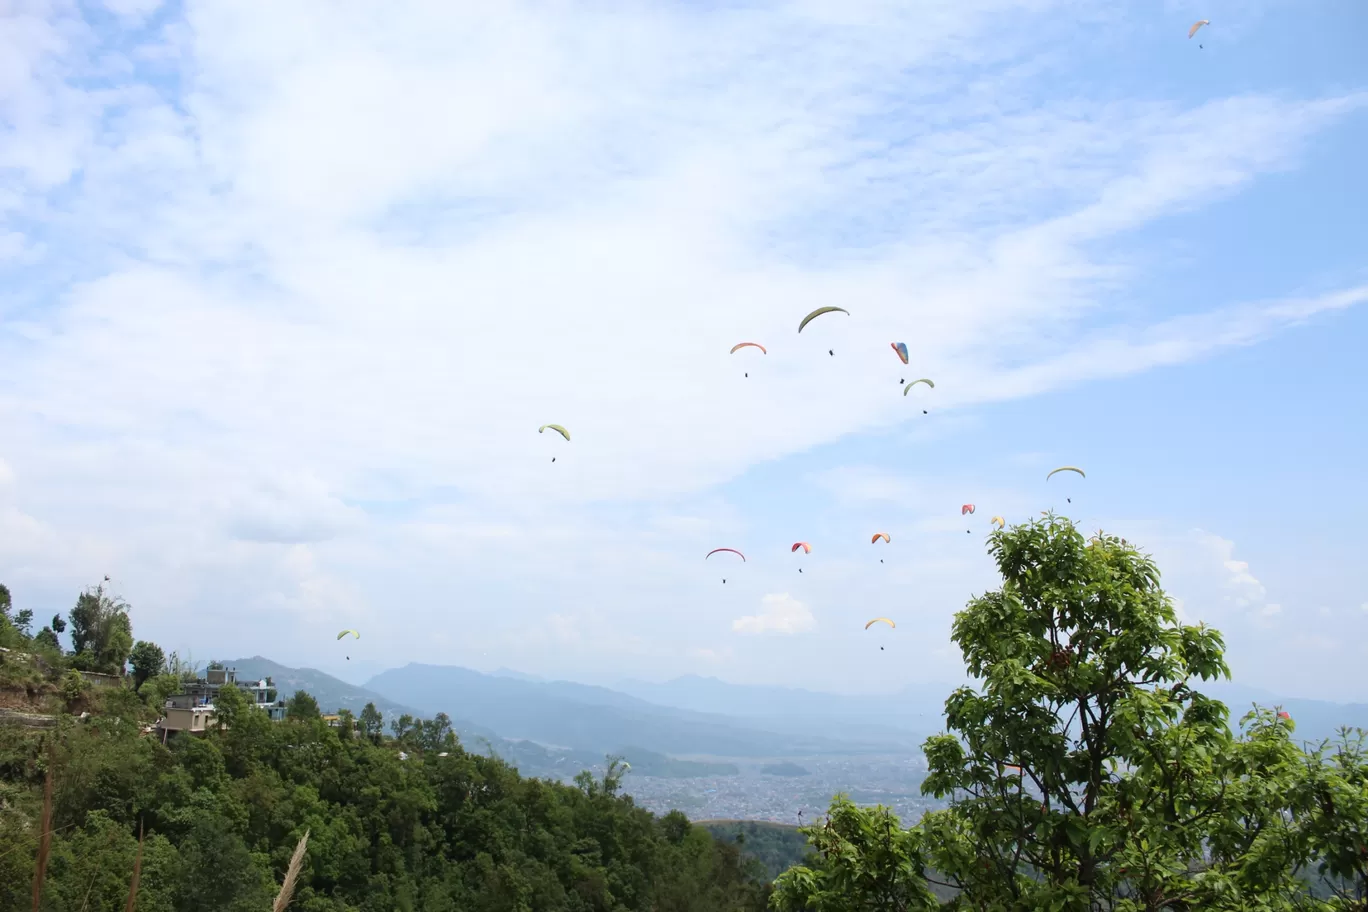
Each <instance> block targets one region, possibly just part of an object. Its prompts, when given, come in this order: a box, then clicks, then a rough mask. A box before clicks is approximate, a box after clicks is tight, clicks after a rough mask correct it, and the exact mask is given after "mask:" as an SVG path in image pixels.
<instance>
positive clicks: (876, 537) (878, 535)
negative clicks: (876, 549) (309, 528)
mask: <svg viewBox="0 0 1368 912" xmlns="http://www.w3.org/2000/svg"><path fill="white" fill-rule="evenodd" d="M881 538H882V539H883V540H884V544H888V543H889V542H891V541H893V539H891V538H889V537H888V533H887V532H875V533H874V536H873V537H872V538H870V540H869V543H870V544H871V545H872V544H874V543H875V542H877V541H878V540H879V539H881ZM883 562H884V561H883V558H882V557H881V558H879V563H881V564H882V563H883Z"/></svg>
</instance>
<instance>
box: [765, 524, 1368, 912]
mask: <svg viewBox="0 0 1368 912" xmlns="http://www.w3.org/2000/svg"><path fill="white" fill-rule="evenodd" d="M991 549H992V553H993V555H994V557H995V559H996V561H997V565H998V569H999V571H1000V573H1001V575H1002V579H1003V582H1002V586H1001V588H999V589H998V590H996V591H994V592H989V593H987V594H985V595H983V596H981V597H979V598H976V599H974V600H972V601H971V602H970V604H969V605H968V606H967V607H966V608H965V610H964V611H962V612H960V613H959V615H957V617H956V619H955V624H954V629H953V634H952V638H953V640H954V642H955V643H956V644H958V645H959V647H960V649H961V651H962V652H963V655H964V658H965V662H966V664H967V666H968V669H969V671H970V673H971V674H972V675H973V676H974V677H975V678H977V679H979V680H981V681H982V682H983V686H982V688H981V689H979V690H975V689H973V688H968V687H966V688H961V689H960V690H958V691H956V692H955V693H954V694H952V695H951V696H950V698H949V699H948V700H947V701H946V715H947V726H948V729H949V732H948V733H947V734H943V735H938V736H935V737H932V738H929V739H928V740H927V742H926V745H925V753H926V757H927V762H928V765H929V774H928V776H927V779H926V781H925V783H924V784H923V787H922V790H923V792H924V793H927V794H932V795H935V796H937V797H941V798H947V799H949V800H950V801H951V805H950V807H948V808H947V809H944V810H940V811H934V812H931V813H928V814H927V815H926V816H925V817H923V818H922V820H921V821H919V822H918V824H917V825H916V826H914V827H911V828H904V827H902V826H901V825H900V824H899V822H898V821H897V820H896V818H894V817H893V816H892V815H891V814H889V813H888V812H887V810H886V809H882V808H875V809H865V808H859V807H856V806H854V805H853V804H851V803H850V802H848V801H846V800H844V799H843V798H839V797H838V799H837V800H836V801H835V802H834V803H833V805H832V807H831V810H830V814H829V816H828V820H827V821H825V822H824V823H822V824H820V825H817V826H813V827H809V828H807V829H806V830H805V832H806V833H807V834H808V836H809V837H810V838H811V839H812V841H813V845H814V847H815V848H816V849H817V855H818V857H817V858H816V859H815V860H814V861H813V863H812V864H809V865H803V866H799V867H796V868H793V869H791V870H789V871H788V872H786V873H784V874H783V875H782V876H781V877H780V878H779V881H778V884H777V889H776V896H775V898H774V902H775V905H776V907H777V908H778V909H783V910H798V909H803V910H809V912H813V910H815V912H837V910H841V912H844V910H851V909H875V908H877V909H887V910H908V909H923V908H931V907H933V906H936V905H938V904H939V903H940V902H941V901H943V900H944V899H945V898H946V897H947V896H948V895H950V893H951V891H954V892H955V893H956V894H957V895H955V898H954V899H953V901H952V902H953V903H954V904H956V906H957V907H959V908H966V909H1003V910H1007V909H1012V910H1017V909H1020V910H1028V909H1051V910H1060V912H1073V910H1079V912H1082V910H1093V909H1115V910H1160V909H1175V910H1176V909H1209V910H1231V912H1234V910H1249V909H1259V910H1283V909H1288V910H1290V909H1295V908H1321V909H1339V910H1350V909H1354V910H1360V912H1362V910H1368V753H1365V750H1364V741H1363V733H1362V732H1360V733H1358V735H1357V736H1356V737H1350V735H1349V733H1348V732H1347V731H1346V732H1344V733H1343V734H1342V737H1341V739H1340V740H1339V742H1338V744H1336V745H1334V746H1331V745H1322V747H1321V748H1319V749H1317V750H1313V751H1309V752H1307V751H1303V750H1302V749H1301V748H1299V747H1297V746H1296V745H1295V744H1294V743H1293V741H1292V732H1293V730H1294V728H1295V724H1294V722H1293V721H1292V720H1291V719H1290V718H1284V717H1283V716H1281V715H1280V714H1275V713H1274V712H1272V711H1270V710H1257V711H1255V712H1252V713H1250V714H1249V715H1248V716H1247V717H1246V718H1245V720H1244V725H1243V731H1242V733H1241V734H1240V735H1239V736H1235V735H1232V733H1231V731H1230V730H1229V728H1228V722H1227V710H1226V708H1225V706H1224V705H1222V704H1221V703H1219V702H1216V701H1213V700H1209V699H1207V698H1205V697H1204V696H1202V695H1201V694H1200V693H1199V692H1198V691H1196V690H1195V689H1193V688H1192V687H1191V686H1190V682H1191V681H1192V680H1193V679H1194V678H1195V679H1208V680H1209V679H1212V678H1215V677H1216V676H1218V675H1227V674H1228V673H1227V670H1226V665H1225V661H1224V658H1223V654H1222V653H1223V643H1222V640H1221V637H1220V635H1219V634H1218V633H1217V632H1215V631H1213V630H1210V629H1208V628H1206V627H1203V626H1196V627H1191V626H1182V625H1179V624H1178V623H1177V622H1176V618H1175V615H1174V611H1173V608H1172V606H1171V604H1170V602H1169V599H1168V598H1167V596H1165V595H1164V593H1163V591H1162V589H1160V587H1159V573H1158V570H1157V568H1156V567H1155V566H1154V564H1153V563H1152V562H1151V561H1150V560H1149V559H1148V558H1147V557H1145V556H1143V555H1142V554H1140V553H1139V552H1138V551H1137V550H1136V549H1135V548H1133V547H1132V546H1131V545H1129V544H1128V543H1127V542H1125V541H1123V540H1121V539H1117V538H1113V537H1107V536H1103V535H1102V534H1100V533H1099V534H1098V535H1097V536H1095V537H1094V538H1092V539H1091V540H1086V541H1085V540H1084V538H1083V536H1082V535H1081V534H1080V533H1079V532H1078V530H1077V529H1075V528H1074V527H1073V525H1072V524H1071V523H1069V522H1068V521H1067V520H1064V519H1061V518H1058V517H1055V516H1049V517H1047V518H1046V519H1044V520H1041V521H1037V522H1033V523H1030V524H1028V525H1025V526H1019V527H1016V528H1013V529H1009V530H1003V531H998V532H996V533H994V534H993V536H992V538H991ZM933 870H934V871H938V872H943V873H940V874H930V873H928V872H931V871H933ZM1313 882H1314V883H1315V885H1316V886H1315V889H1314V890H1312V889H1310V888H1309V885H1310V884H1311V883H1313ZM932 885H937V886H940V887H941V889H942V892H941V895H940V896H936V895H933V893H932V892H931V890H930V887H931V886H932ZM1317 897H1322V898H1317Z"/></svg>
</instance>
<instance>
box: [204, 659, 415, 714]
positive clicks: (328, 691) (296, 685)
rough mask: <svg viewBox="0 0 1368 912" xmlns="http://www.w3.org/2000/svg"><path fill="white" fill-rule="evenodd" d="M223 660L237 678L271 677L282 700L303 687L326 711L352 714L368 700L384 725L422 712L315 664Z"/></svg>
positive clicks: (359, 709)
mask: <svg viewBox="0 0 1368 912" xmlns="http://www.w3.org/2000/svg"><path fill="white" fill-rule="evenodd" d="M223 664H224V666H225V667H227V668H233V669H236V670H237V676H238V680H239V681H247V680H254V681H255V680H260V679H262V678H270V679H271V680H272V681H273V682H275V686H276V690H277V691H278V692H279V695H280V699H282V700H288V699H290V697H292V696H294V693H295V691H297V690H303V691H306V692H308V693H309V694H310V695H311V696H312V697H313V698H314V699H315V700H317V701H318V708H319V709H321V710H322V711H323V712H325V713H335V712H337V711H338V710H339V709H347V710H350V711H351V712H352V714H353V715H359V714H360V712H361V710H362V708H363V707H365V705H366V704H367V703H374V704H375V708H376V709H378V710H380V712H381V713H383V714H384V716H385V724H386V725H389V723H390V722H391V721H392V720H394V719H397V718H399V717H400V716H402V715H403V714H404V713H408V714H409V715H411V716H419V715H422V714H421V713H420V712H418V710H416V709H414V708H413V707H412V706H405V705H404V704H402V703H400V702H397V701H395V700H391V699H389V698H387V697H383V696H381V695H380V694H378V693H374V692H372V691H369V690H366V689H365V688H364V687H357V686H356V685H354V684H348V683H347V682H346V681H342V680H339V679H338V678H335V677H333V676H332V675H330V674H325V673H324V672H321V671H319V670H318V669H316V668H290V667H288V666H285V665H281V664H280V663H278V662H272V661H271V660H270V659H267V658H264V657H262V656H252V657H251V658H250V659H233V660H229V661H224V662H223Z"/></svg>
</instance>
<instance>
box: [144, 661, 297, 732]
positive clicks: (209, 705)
mask: <svg viewBox="0 0 1368 912" xmlns="http://www.w3.org/2000/svg"><path fill="white" fill-rule="evenodd" d="M225 687H236V688H237V689H238V690H240V691H242V693H243V696H245V697H246V698H247V701H248V702H249V703H251V704H252V705H253V706H255V707H257V708H258V709H260V710H261V711H262V712H265V713H266V714H267V715H268V716H270V718H271V719H272V721H276V722H278V721H280V720H281V719H284V718H285V714H286V709H285V701H284V700H272V699H271V695H272V691H274V690H275V687H274V686H272V685H271V683H270V682H269V681H265V680H261V681H239V680H238V679H237V671H236V670H234V669H231V668H209V669H206V670H205V672H204V677H202V678H200V679H199V680H197V681H195V682H193V683H190V684H186V685H185V687H184V689H183V690H182V691H181V693H178V694H173V695H172V696H170V697H168V698H167V700H166V704H165V706H164V707H163V713H164V715H163V717H162V719H161V720H160V721H159V722H158V723H157V728H158V729H159V730H160V731H161V735H162V739H163V740H165V739H166V735H167V734H168V733H171V732H191V733H203V732H204V731H206V730H207V729H208V728H209V726H210V725H212V724H213V722H214V699H215V698H216V697H217V696H218V694H219V691H221V690H222V689H223V688H225Z"/></svg>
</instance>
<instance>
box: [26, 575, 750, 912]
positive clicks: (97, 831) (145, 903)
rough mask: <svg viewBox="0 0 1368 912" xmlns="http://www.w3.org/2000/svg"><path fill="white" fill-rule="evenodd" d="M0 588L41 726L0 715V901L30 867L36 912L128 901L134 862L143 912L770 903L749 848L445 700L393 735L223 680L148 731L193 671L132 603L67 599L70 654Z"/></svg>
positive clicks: (369, 714)
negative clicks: (203, 708) (491, 741)
mask: <svg viewBox="0 0 1368 912" xmlns="http://www.w3.org/2000/svg"><path fill="white" fill-rule="evenodd" d="M3 596H4V602H3V607H4V608H5V609H6V610H5V611H4V612H3V615H0V625H3V629H0V634H3V635H4V636H5V637H6V638H7V642H9V643H12V644H13V646H11V647H10V648H11V649H12V651H11V652H8V653H4V654H0V655H2V656H3V658H2V659H0V685H3V686H5V687H6V688H7V691H8V692H11V693H13V694H16V695H19V694H21V695H22V698H23V699H24V700H27V701H29V702H30V703H31V704H32V705H31V706H30V708H31V709H43V710H46V711H48V712H51V713H54V714H57V715H58V719H57V723H56V728H55V729H54V730H50V731H46V732H40V731H35V730H31V729H23V728H17V727H13V726H3V727H0V912H9V910H20V909H25V910H27V909H30V908H32V905H31V902H32V884H33V883H34V882H35V875H36V881H37V883H38V884H39V885H40V886H41V889H42V895H41V904H40V906H38V908H40V909H42V910H45V912H68V910H69V912H78V910H86V909H117V908H132V906H131V905H128V903H129V896H130V892H132V891H133V890H134V888H133V883H134V878H135V872H136V884H137V886H136V897H135V898H136V907H137V908H138V909H142V910H157V912H163V910H165V912H170V910H187V912H188V910H201V909H214V910H224V912H249V910H252V912H256V910H267V909H270V908H272V904H273V900H274V899H275V898H276V897H277V894H278V893H279V894H281V895H290V896H291V897H292V898H291V901H290V908H291V909H298V910H301V912H343V910H346V912H352V910H357V912H382V910H383V912H390V910H425V912H426V910H436V912H456V910H462V912H465V910H476V912H479V910H489V912H494V910H510V912H511V910H533V909H535V910H629V909H641V910H645V909H651V910H661V912H665V910H677V912H713V910H724V912H743V910H754V912H759V910H761V909H764V908H765V906H766V899H767V896H768V892H769V888H768V887H767V886H766V885H765V884H764V879H765V878H764V876H763V874H764V872H763V869H762V867H761V866H760V864H759V863H758V862H755V861H751V860H748V859H745V858H743V857H742V855H741V853H740V851H739V850H738V848H737V847H736V846H734V845H731V844H727V843H722V842H716V841H714V840H713V839H712V837H711V836H710V835H709V834H708V833H707V832H706V831H705V830H703V829H702V828H699V827H694V826H692V825H691V824H690V823H689V821H688V820H687V819H686V818H685V817H684V816H683V815H682V814H679V813H672V814H667V815H664V816H661V817H657V816H655V815H652V814H650V813H648V812H646V811H644V810H642V809H640V808H638V807H636V806H635V805H634V803H633V801H632V799H631V798H630V797H628V796H624V795H622V794H620V791H619V790H620V784H621V781H622V776H623V774H624V773H625V768H624V767H623V766H622V765H621V764H620V762H619V761H618V760H617V759H616V758H610V760H609V763H608V767H607V771H606V772H605V773H604V774H603V775H602V776H601V777H598V778H595V777H594V776H593V775H591V774H589V773H587V772H585V773H581V774H580V775H579V776H578V777H576V781H575V785H573V786H570V785H561V784H558V783H550V782H545V781H542V780H539V779H528V778H524V777H522V776H520V775H519V774H518V773H517V771H516V770H514V769H512V768H511V767H509V766H508V765H507V764H506V763H504V762H503V761H502V760H500V759H498V758H496V757H486V756H479V755H477V754H471V753H467V752H466V751H465V750H463V749H462V747H461V745H460V742H459V740H458V738H457V737H456V735H455V733H454V732H453V731H452V730H451V724H450V720H449V719H447V718H446V717H445V716H442V715H440V714H439V715H438V716H437V717H436V718H435V719H431V720H422V719H415V718H413V717H412V716H408V715H404V716H401V717H400V718H398V719H396V720H394V721H393V722H392V723H391V725H390V730H391V732H392V736H389V735H387V734H386V733H385V731H384V727H383V726H384V721H385V720H384V719H383V716H382V715H381V714H380V713H379V711H378V710H376V709H375V707H374V706H369V705H368V706H367V707H365V708H364V709H363V710H362V712H361V714H360V716H359V717H356V718H354V717H353V716H352V714H351V713H350V712H346V711H344V712H343V713H342V718H341V721H340V724H339V725H338V727H336V728H331V727H329V726H328V725H327V724H326V723H325V722H324V721H323V720H322V719H321V718H320V716H319V711H318V710H319V707H318V704H317V701H315V700H314V699H313V697H312V696H310V695H309V694H308V693H307V692H304V691H297V692H296V693H294V695H293V696H292V697H291V699H290V709H291V718H290V719H289V721H286V722H283V723H275V722H272V721H270V719H269V718H268V717H267V716H266V714H265V713H262V712H261V711H259V710H257V709H256V708H254V707H253V706H251V705H250V704H249V703H248V702H246V698H245V697H244V695H243V694H242V693H241V692H240V691H238V690H237V689H235V688H232V687H225V688H223V689H222V690H221V691H220V693H219V696H218V697H217V699H216V706H217V709H218V721H219V725H218V726H217V727H216V728H214V729H213V730H211V731H210V732H208V733H207V734H206V735H205V736H203V737H199V736H191V735H176V736H172V737H171V738H170V739H169V740H168V743H167V744H166V745H165V746H163V745H162V743H161V742H160V740H159V739H158V738H156V737H152V736H151V734H150V732H149V731H147V729H146V723H147V722H149V721H153V720H155V719H156V717H157V711H156V708H157V707H158V706H160V705H161V702H162V700H163V699H164V698H165V695H166V694H167V693H172V692H175V691H176V690H177V689H178V688H179V687H180V684H181V682H182V680H183V679H185V678H187V677H188V678H193V677H194V676H195V673H194V670H193V669H192V668H190V667H187V664H186V663H183V662H182V661H181V660H180V659H179V658H178V657H176V656H174V655H172V656H171V657H169V658H165V657H163V658H162V659H161V660H160V661H157V657H158V656H159V655H160V653H161V650H159V649H157V648H156V647H155V646H154V645H153V644H146V643H138V644H137V645H136V646H135V645H134V641H133V639H132V636H131V631H132V626H131V623H129V621H128V617H129V609H128V606H127V605H124V604H123V603H122V602H118V601H115V600H110V599H107V598H104V597H102V593H99V592H98V591H97V592H96V593H95V594H94V595H93V596H92V594H91V593H83V594H82V596H81V598H80V601H78V604H77V608H76V609H74V610H73V613H72V621H73V627H75V626H76V623H75V622H76V618H77V617H79V618H81V627H80V630H81V638H80V639H76V640H75V642H76V644H77V645H79V646H80V647H81V650H80V651H79V652H75V653H73V654H70V655H66V656H61V655H56V654H54V655H52V656H50V657H49V659H50V661H49V660H48V659H43V658H41V657H34V654H33V650H34V649H35V648H37V647H36V646H35V643H34V641H35V640H36V637H30V636H29V635H28V634H27V632H25V631H24V630H23V629H22V628H21V627H20V626H19V625H18V624H16V623H15V618H13V617H12V616H11V612H10V610H9V609H10V607H11V606H10V599H9V593H8V591H7V590H6V591H4V592H3ZM106 633H108V635H106ZM111 644H112V645H111ZM21 650H22V651H21ZM130 653H131V654H132V657H133V659H134V662H135V668H136V671H135V674H134V675H131V676H129V677H128V678H126V679H125V686H124V687H116V688H103V689H92V688H90V687H89V686H88V685H87V684H86V683H85V681H84V679H83V678H82V677H81V675H80V674H79V673H76V672H75V671H73V670H70V669H72V667H73V666H80V665H85V666H88V667H91V668H98V669H99V670H100V671H102V672H118V671H120V670H121V665H120V664H119V661H118V660H119V655H120V654H122V655H123V657H124V659H125V660H126V659H128V658H129V654H130ZM82 656H85V657H86V658H84V659H82V658H81V657H82ZM78 709H89V710H90V712H91V715H90V716H89V717H88V718H87V719H86V720H85V721H81V720H79V719H78V718H76V717H75V716H74V715H73V714H72V711H74V710H78ZM645 759H646V762H647V763H648V764H649V763H650V762H652V758H651V757H649V756H648V757H646V758H645ZM659 760H660V761H662V762H673V761H670V760H669V758H659ZM48 786H50V787H51V791H50V793H46V794H45V791H44V790H45V787H48ZM306 834H307V839H306V838H304V837H305V835H306ZM292 862H293V864H292ZM283 884H288V886H285V887H282V886H281V885H283Z"/></svg>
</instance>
